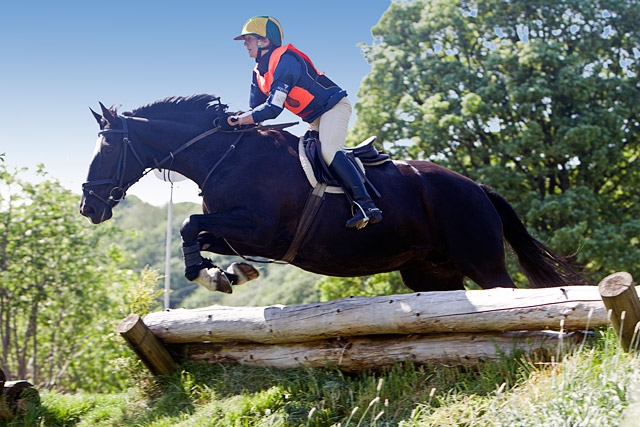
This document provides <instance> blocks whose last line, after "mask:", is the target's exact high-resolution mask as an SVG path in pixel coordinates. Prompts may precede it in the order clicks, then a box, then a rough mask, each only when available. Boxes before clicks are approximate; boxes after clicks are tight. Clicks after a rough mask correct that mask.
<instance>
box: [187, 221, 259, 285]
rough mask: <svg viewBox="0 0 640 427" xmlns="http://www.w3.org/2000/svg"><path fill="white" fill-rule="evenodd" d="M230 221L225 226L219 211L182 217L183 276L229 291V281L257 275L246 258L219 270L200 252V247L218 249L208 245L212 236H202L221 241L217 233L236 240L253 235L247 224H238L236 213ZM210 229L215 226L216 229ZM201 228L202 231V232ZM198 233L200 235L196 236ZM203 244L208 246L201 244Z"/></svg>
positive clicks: (245, 279) (233, 282) (230, 283)
mask: <svg viewBox="0 0 640 427" xmlns="http://www.w3.org/2000/svg"><path fill="white" fill-rule="evenodd" d="M234 217H235V218H234V219H232V220H231V221H230V222H231V223H232V224H233V226H232V227H226V228H225V227H224V226H223V225H224V223H225V222H227V223H228V222H229V220H228V219H225V218H224V216H222V215H220V214H202V215H191V216H190V217H189V218H187V219H186V220H185V222H184V223H183V225H182V228H181V229H180V234H181V235H182V255H183V258H184V263H185V277H186V278H187V279H188V280H190V281H193V282H196V283H198V284H199V285H202V286H204V287H205V288H207V289H209V290H212V291H220V292H225V293H231V292H232V291H233V288H232V287H231V285H241V284H243V283H246V282H248V281H249V280H253V279H256V278H257V277H258V275H259V273H258V271H257V270H256V269H255V268H254V267H253V266H252V265H250V264H247V263H245V262H234V263H233V264H231V265H230V266H229V267H228V268H227V269H225V270H222V269H221V268H219V267H218V266H216V265H215V264H213V263H212V262H211V261H210V260H208V259H206V258H203V257H202V256H201V255H200V251H201V250H210V251H213V252H218V251H216V250H215V249H212V248H210V247H208V246H210V245H211V242H212V240H211V238H207V239H204V241H203V239H202V237H203V236H208V237H213V236H215V239H214V241H219V242H224V241H223V240H222V238H221V237H219V234H218V233H220V234H222V233H224V234H226V236H225V237H227V236H229V237H228V238H230V239H232V240H236V241H251V239H252V238H255V236H256V234H255V233H248V232H247V230H251V229H252V227H251V226H250V225H248V224H247V225H246V226H244V227H243V226H238V225H237V224H238V220H237V217H236V216H235V215H234ZM212 230H216V231H215V232H214V231H212ZM202 232H204V233H202ZM199 236H200V237H201V238H200V239H199V238H198V237H199ZM203 246H207V247H204V248H203Z"/></svg>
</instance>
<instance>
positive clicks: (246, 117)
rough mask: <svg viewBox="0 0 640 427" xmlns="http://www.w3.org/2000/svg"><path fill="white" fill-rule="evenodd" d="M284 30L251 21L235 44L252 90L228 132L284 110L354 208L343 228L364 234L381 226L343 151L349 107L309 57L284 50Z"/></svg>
mask: <svg viewBox="0 0 640 427" xmlns="http://www.w3.org/2000/svg"><path fill="white" fill-rule="evenodd" d="M282 38H283V35H282V27H281V26H280V23H279V22H278V21H277V20H276V19H275V18H273V17H271V16H255V17H253V18H250V19H249V20H248V21H247V22H246V23H245V24H244V26H243V27H242V33H241V34H240V35H239V36H237V37H235V38H234V40H244V45H245V47H246V48H247V50H248V51H249V57H251V58H255V60H256V67H255V69H254V73H253V82H252V84H251V96H250V101H249V104H250V107H251V110H249V111H247V112H244V113H241V114H238V115H236V116H231V117H229V118H228V119H227V121H228V123H229V124H230V125H231V126H236V125H250V124H253V123H260V122H262V121H264V120H269V119H274V118H276V117H277V116H278V115H279V114H280V113H281V112H282V110H283V109H284V108H287V109H288V110H290V111H291V112H293V113H294V114H296V115H297V116H299V117H300V118H301V119H302V120H304V121H305V122H307V123H309V130H312V131H317V132H318V133H319V135H320V140H321V144H320V146H321V151H322V157H323V158H324V161H325V162H326V164H327V165H329V170H330V171H331V173H332V175H333V176H334V178H336V179H337V180H338V181H339V182H340V185H341V186H342V188H343V189H344V190H345V191H346V192H347V193H348V194H349V195H350V196H351V200H352V201H353V204H354V206H355V207H356V208H355V214H354V216H353V218H351V219H350V220H348V221H347V223H346V226H347V227H355V228H358V229H360V228H363V227H365V226H366V225H367V224H368V223H371V224H375V223H377V222H380V221H382V211H380V209H378V208H377V207H376V206H375V205H374V203H373V201H372V200H371V196H369V193H368V192H367V189H366V188H365V185H364V183H363V181H362V179H361V177H360V174H359V172H358V170H357V169H356V168H355V166H354V165H353V164H352V163H351V162H350V161H349V159H348V158H347V156H346V155H345V153H344V151H343V150H342V149H343V147H344V144H345V139H346V137H347V128H348V126H349V118H350V116H351V104H350V102H349V100H348V98H347V92H346V91H344V90H343V89H342V88H340V87H339V86H338V85H336V84H335V83H334V82H333V81H331V80H330V79H329V78H328V77H326V76H325V75H324V73H321V72H319V71H318V70H316V68H315V67H314V65H313V63H312V62H311V60H310V59H309V57H308V56H307V55H305V54H304V53H302V52H301V51H299V50H298V49H296V48H295V47H293V46H292V45H291V44H288V45H285V46H282Z"/></svg>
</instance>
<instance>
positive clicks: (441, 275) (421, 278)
mask: <svg viewBox="0 0 640 427" xmlns="http://www.w3.org/2000/svg"><path fill="white" fill-rule="evenodd" d="M400 276H402V282H403V283H404V284H405V286H407V287H408V288H409V289H411V290H412V291H414V292H429V291H456V290H463V289H464V282H463V279H464V276H463V275H462V274H460V273H458V272H456V271H455V270H452V269H448V268H444V267H435V268H434V267H433V266H425V265H417V266H413V267H406V268H402V269H401V270H400Z"/></svg>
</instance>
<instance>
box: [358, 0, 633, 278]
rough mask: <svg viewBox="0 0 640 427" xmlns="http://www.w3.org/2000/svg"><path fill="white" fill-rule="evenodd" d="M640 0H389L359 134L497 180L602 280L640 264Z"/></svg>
mask: <svg viewBox="0 0 640 427" xmlns="http://www.w3.org/2000/svg"><path fill="white" fill-rule="evenodd" d="M638 22H640V7H638V2H637V1H636V0H604V1H584V0H537V1H530V0H512V1H504V0H489V1H483V2H469V1H453V0H434V1H420V0H416V1H412V2H394V3H392V4H391V6H390V8H389V9H388V10H387V11H386V12H385V14H384V15H383V16H382V18H381V20H380V22H379V23H378V24H377V25H376V26H375V27H374V28H373V29H372V33H373V36H374V38H375V42H374V43H372V44H371V45H364V46H363V51H364V53H365V56H366V58H367V60H368V61H369V63H370V64H371V65H372V71H371V72H370V74H368V75H367V76H366V77H365V79H364V80H363V84H362V86H361V88H360V92H359V102H358V104H357V105H356V111H357V116H358V121H357V122H356V126H355V129H354V132H353V134H352V137H353V139H354V140H360V139H362V138H364V137H366V136H368V135H370V134H377V135H378V137H379V140H381V141H383V142H384V143H385V148H387V149H388V151H390V152H391V153H392V154H393V155H394V156H396V157H411V158H419V159H430V160H432V161H435V162H438V163H440V164H442V165H444V166H446V167H448V168H450V169H453V170H455V171H458V172H460V173H462V174H464V175H466V176H469V177H471V178H472V179H475V180H476V181H479V182H482V183H485V184H488V185H490V186H492V187H494V188H495V189H496V190H498V191H499V192H500V193H502V194H503V195H504V196H505V197H506V198H507V199H508V200H509V201H510V202H511V203H512V204H513V205H514V207H515V208H516V210H517V211H518V213H519V214H520V216H521V217H522V219H523V220H524V222H525V223H526V224H527V226H528V227H529V229H530V230H531V231H532V232H533V234H535V235H536V236H537V237H539V238H541V239H542V240H543V241H545V242H547V243H549V244H550V245H551V246H552V247H553V248H555V249H556V250H557V251H559V252H560V253H564V254H570V253H573V252H575V251H577V250H579V252H578V254H577V258H576V259H577V261H578V262H579V263H581V264H582V265H584V266H585V267H586V271H587V272H588V273H589V274H590V276H591V278H592V279H593V280H598V279H599V278H602V275H603V274H605V273H609V272H611V271H613V270H621V269H622V270H628V271H631V272H633V270H636V271H637V270H638V267H640V244H639V243H640V241H639V239H638V235H639V232H640V204H638V203H637V202H636V201H637V197H638V196H637V194H638V191H639V190H640V168H639V167H638V156H639V154H640V153H639V148H640V80H639V74H640V67H639V62H640V33H639V32H638V31H637V29H638Z"/></svg>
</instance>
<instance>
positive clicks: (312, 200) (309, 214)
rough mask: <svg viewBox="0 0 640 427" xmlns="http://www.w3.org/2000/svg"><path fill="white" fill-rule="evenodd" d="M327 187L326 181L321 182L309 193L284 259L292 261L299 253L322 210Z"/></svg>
mask: <svg viewBox="0 0 640 427" xmlns="http://www.w3.org/2000/svg"><path fill="white" fill-rule="evenodd" d="M326 189H327V184H326V183H324V182H319V183H318V184H316V186H315V187H314V188H313V191H312V192H311V193H310V194H309V197H308V198H307V202H306V203H305V205H304V209H302V214H301V215H300V221H298V226H297V227H296V233H295V234H294V236H293V240H292V241H291V245H289V249H288V250H287V253H285V254H284V256H283V257H282V259H281V260H282V261H284V262H289V263H290V262H291V261H293V260H294V258H295V257H296V255H298V250H299V249H300V246H301V245H302V241H303V240H304V238H305V237H306V235H307V232H308V231H309V228H311V224H312V223H313V220H314V219H315V218H316V215H317V214H318V211H319V210H320V206H322V202H323V201H324V195H325V190H326Z"/></svg>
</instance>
